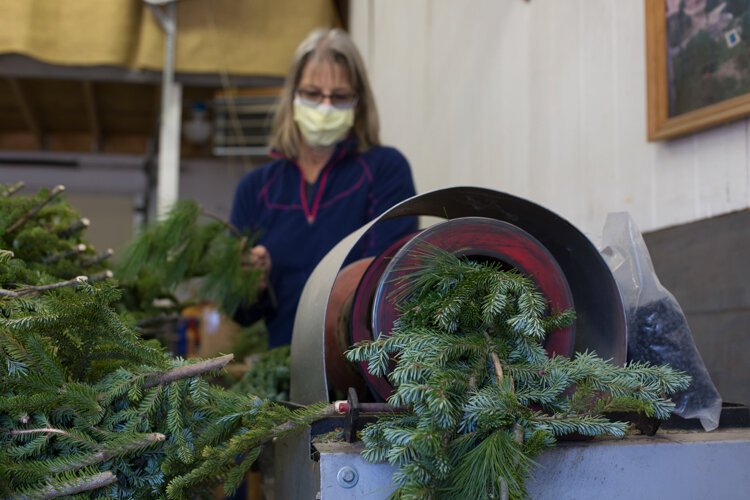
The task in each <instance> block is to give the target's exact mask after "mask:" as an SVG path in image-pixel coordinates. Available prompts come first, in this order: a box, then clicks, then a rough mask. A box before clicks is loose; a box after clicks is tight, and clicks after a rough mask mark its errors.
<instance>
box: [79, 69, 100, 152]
mask: <svg viewBox="0 0 750 500" xmlns="http://www.w3.org/2000/svg"><path fill="white" fill-rule="evenodd" d="M82 84H83V101H84V103H85V106H86V115H87V116H88V118H89V125H90V126H91V135H92V141H91V150H92V151H94V152H96V153H98V152H99V151H101V149H102V127H101V122H100V121H99V108H98V107H97V105H96V92H95V90H94V84H93V83H91V82H90V81H86V80H85V81H83V82H82Z"/></svg>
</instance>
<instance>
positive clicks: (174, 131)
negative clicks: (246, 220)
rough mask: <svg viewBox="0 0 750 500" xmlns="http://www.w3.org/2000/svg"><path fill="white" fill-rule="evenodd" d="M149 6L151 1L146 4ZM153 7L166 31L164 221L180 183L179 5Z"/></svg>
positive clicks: (160, 194) (160, 202)
mask: <svg viewBox="0 0 750 500" xmlns="http://www.w3.org/2000/svg"><path fill="white" fill-rule="evenodd" d="M146 1H147V2H148V0H146ZM149 7H151V10H152V12H153V14H154V16H155V17H156V19H157V21H159V24H160V25H161V27H162V29H163V30H164V36H165V41H164V69H163V71H162V81H161V119H160V122H159V123H160V124H159V165H158V170H157V172H158V175H157V180H156V215H157V217H158V218H163V217H164V216H165V215H166V214H167V212H168V211H169V209H170V208H171V207H172V205H173V204H174V203H175V202H176V201H177V197H178V189H179V180H180V126H181V119H182V85H181V84H179V83H177V82H175V80H174V59H175V46H176V41H177V4H176V3H175V2H174V1H172V2H169V3H167V4H166V5H165V6H164V10H160V8H159V7H158V6H156V5H154V4H153V3H151V2H149Z"/></svg>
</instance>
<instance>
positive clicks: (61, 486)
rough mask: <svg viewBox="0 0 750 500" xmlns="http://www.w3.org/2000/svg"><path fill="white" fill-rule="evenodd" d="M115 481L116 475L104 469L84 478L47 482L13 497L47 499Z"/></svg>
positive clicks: (24, 499)
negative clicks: (37, 488)
mask: <svg viewBox="0 0 750 500" xmlns="http://www.w3.org/2000/svg"><path fill="white" fill-rule="evenodd" d="M116 482H117V477H116V476H115V475H114V474H112V473H111V472H110V471H105V472H100V473H98V474H95V475H93V476H89V477H85V478H75V479H72V480H67V481H65V480H63V481H61V482H59V483H56V484H47V485H46V486H44V487H42V488H41V489H39V490H37V491H35V492H33V493H26V494H22V495H20V496H17V497H15V498H16V499H17V500H49V499H52V498H57V497H62V496H69V495H76V494H78V493H83V492H86V491H92V490H97V489H99V488H104V487H105V486H109V485H111V484H114V483H116Z"/></svg>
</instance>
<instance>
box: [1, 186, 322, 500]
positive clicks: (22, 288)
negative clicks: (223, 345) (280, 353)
mask: <svg viewBox="0 0 750 500" xmlns="http://www.w3.org/2000/svg"><path fill="white" fill-rule="evenodd" d="M61 191H62V189H55V190H50V191H47V190H44V191H42V192H40V193H38V194H37V195H35V196H33V197H21V196H13V193H14V192H15V189H11V188H5V189H0V243H1V244H2V248H0V498H13V499H19V498H22V499H32V498H35V499H39V498H56V497H60V496H73V497H76V496H77V497H79V498H166V497H167V496H168V491H169V493H170V496H171V497H172V498H184V497H201V496H206V497H209V496H210V495H211V491H210V486H211V485H212V484H213V483H216V482H219V481H222V480H224V481H225V484H226V487H227V489H228V490H232V489H233V488H236V487H237V485H238V484H239V482H240V481H241V479H242V476H243V474H244V471H245V470H246V469H247V467H249V465H250V464H251V463H252V461H253V460H254V457H255V456H257V453H258V447H259V445H260V444H261V443H262V442H263V441H264V439H265V437H266V436H275V435H281V434H283V433H284V432H286V431H288V430H289V429H292V428H294V427H295V426H296V425H300V424H301V423H304V422H307V421H309V420H310V419H311V418H313V416H316V415H319V412H320V408H318V407H311V408H309V409H307V410H304V411H299V412H293V411H290V410H287V409H286V408H283V407H278V406H276V405H273V404H269V403H264V402H262V401H261V400H260V399H259V398H257V397H255V396H253V395H247V394H238V393H234V392H230V391H225V390H223V389H221V388H218V387H215V386H212V385H210V384H209V383H208V382H207V378H206V376H207V375H211V374H213V373H215V372H217V371H218V370H220V369H221V368H222V367H223V366H224V365H226V364H227V363H228V362H229V361H230V360H231V358H232V355H226V356H222V357H219V358H215V359H209V360H204V361H190V362H188V361H185V360H182V359H179V358H175V357H173V356H171V355H169V354H168V353H166V352H165V351H163V350H162V348H161V347H160V346H159V345H158V344H156V343H152V342H146V341H144V340H143V339H141V338H140V336H139V335H138V334H137V332H136V331H135V330H134V328H133V326H132V324H131V323H130V322H129V321H128V320H125V319H123V317H122V316H120V315H119V314H118V313H117V312H116V308H115V305H116V304H118V303H119V301H120V300H121V295H122V293H121V291H120V290H119V289H117V288H116V286H115V285H114V284H113V283H110V282H108V281H106V280H102V279H101V278H107V277H109V275H108V274H101V273H99V274H100V277H99V278H97V277H96V274H91V273H90V272H89V271H94V272H98V271H99V270H101V269H103V263H102V262H101V260H98V262H96V263H95V264H92V261H91V259H92V256H91V255H96V254H95V252H94V251H93V249H90V246H89V245H87V244H86V243H84V242H83V241H82V234H81V231H82V230H83V229H84V228H85V225H86V224H80V220H81V219H80V217H79V215H78V214H77V213H76V212H75V211H74V210H73V209H71V208H70V207H69V206H68V205H67V204H66V203H65V202H64V200H62V199H61V198H60V196H59V193H60V192H61ZM79 245H84V246H85V247H86V248H85V249H82V250H81V251H80V252H79V251H77V250H78V248H80V247H79ZM73 250H76V251H73ZM82 252H83V253H84V255H81V253H82ZM86 254H91V255H86ZM183 257H184V258H188V259H189V258H190V256H188V255H182V256H181V257H180V258H183ZM214 258H217V257H216V256H214ZM198 260H200V259H198ZM190 262H194V261H190ZM250 429H251V431H249V430H250ZM240 445H241V446H240ZM237 446H240V447H241V450H242V452H243V453H245V455H244V457H243V460H242V461H241V463H240V464H237V463H236V462H235V461H234V459H235V458H236V456H237V451H238V450H239V449H240V448H238V447H237ZM227 457H231V459H230V458H227ZM215 464H222V467H215V466H214V465H215ZM232 469H234V472H232ZM194 470H197V471H202V472H203V474H202V475H200V476H199V475H198V474H197V473H194V472H193V471H194ZM183 476H184V478H183ZM180 478H182V479H180ZM171 482H173V483H174V485H173V486H169V485H170V483H171ZM187 486H189V489H188V488H187ZM168 488H169V490H168Z"/></svg>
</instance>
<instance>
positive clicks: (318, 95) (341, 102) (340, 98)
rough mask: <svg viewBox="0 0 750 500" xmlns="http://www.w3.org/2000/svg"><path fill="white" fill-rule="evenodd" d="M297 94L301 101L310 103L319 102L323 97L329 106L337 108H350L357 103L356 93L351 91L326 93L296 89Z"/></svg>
mask: <svg viewBox="0 0 750 500" xmlns="http://www.w3.org/2000/svg"><path fill="white" fill-rule="evenodd" d="M297 95H298V96H299V98H300V99H302V100H303V101H307V102H309V103H312V104H320V103H322V102H323V100H324V99H326V98H327V99H329V100H330V102H331V106H333V107H334V108H339V109H351V108H353V107H354V105H355V104H357V94H354V93H351V92H333V93H331V94H326V93H324V92H321V91H319V90H305V89H297Z"/></svg>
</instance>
